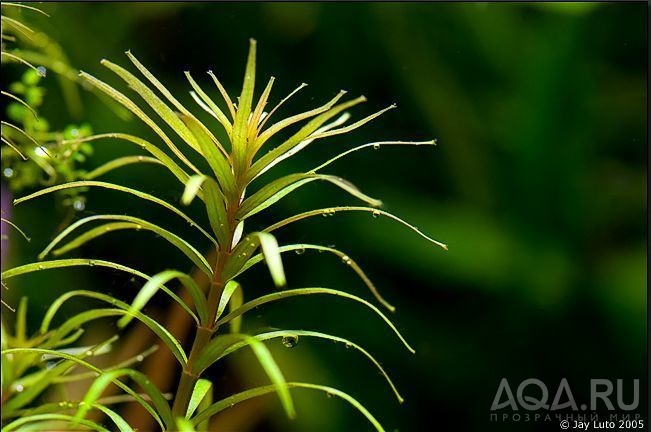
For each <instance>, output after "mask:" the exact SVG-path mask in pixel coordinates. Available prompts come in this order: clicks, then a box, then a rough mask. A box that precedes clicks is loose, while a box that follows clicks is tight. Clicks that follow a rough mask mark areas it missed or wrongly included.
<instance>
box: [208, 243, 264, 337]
mask: <svg viewBox="0 0 651 432" xmlns="http://www.w3.org/2000/svg"><path fill="white" fill-rule="evenodd" d="M260 258H261V259H262V255H260ZM243 301H244V293H243V292H242V286H241V285H240V284H239V283H237V282H236V281H234V280H230V281H228V282H227V283H226V286H224V290H223V291H222V296H221V298H220V299H219V306H218V307H217V314H216V315H215V321H217V320H218V319H219V318H220V317H221V316H222V315H223V313H224V311H225V310H226V305H229V307H228V310H229V311H230V312H233V311H234V310H235V309H237V308H238V307H240V306H242V303H243ZM241 323H242V317H237V318H234V319H233V320H231V322H230V326H231V333H239V332H240V325H241Z"/></svg>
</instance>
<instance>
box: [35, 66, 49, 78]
mask: <svg viewBox="0 0 651 432" xmlns="http://www.w3.org/2000/svg"><path fill="white" fill-rule="evenodd" d="M36 71H37V72H38V74H39V75H40V76H41V77H42V78H45V77H46V76H47V69H46V68H45V66H39V67H37V68H36Z"/></svg>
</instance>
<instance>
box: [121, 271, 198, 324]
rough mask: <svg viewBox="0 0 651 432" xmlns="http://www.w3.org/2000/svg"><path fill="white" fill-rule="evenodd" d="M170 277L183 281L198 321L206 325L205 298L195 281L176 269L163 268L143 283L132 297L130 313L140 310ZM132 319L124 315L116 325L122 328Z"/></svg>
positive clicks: (130, 315) (130, 316)
mask: <svg viewBox="0 0 651 432" xmlns="http://www.w3.org/2000/svg"><path fill="white" fill-rule="evenodd" d="M172 279H178V280H179V281H181V283H183V285H184V286H185V287H186V289H187V290H188V293H189V294H190V297H191V298H192V301H193V302H194V305H195V307H196V309H197V314H198V315H199V321H200V322H201V323H202V325H207V324H208V315H209V314H208V305H207V304H206V298H205V296H204V293H203V291H202V290H201V288H199V286H198V285H197V283H196V282H195V281H194V279H192V277H190V276H189V275H187V274H185V273H181V272H179V271H176V270H165V271H163V272H160V273H158V274H156V275H154V276H152V277H151V279H149V280H148V281H147V283H145V285H143V287H142V288H140V291H138V294H137V295H136V297H135V298H134V299H133V302H131V307H130V308H129V311H130V312H131V313H133V312H136V311H140V310H142V308H144V307H145V305H146V304H147V302H148V301H149V300H150V299H151V298H152V297H153V296H154V294H156V292H157V291H158V290H159V289H160V288H161V287H163V286H165V285H164V284H165V283H167V282H169V281H170V280H172ZM132 319H133V315H132V314H129V315H125V316H124V317H122V318H121V319H120V320H119V321H118V327H120V328H122V327H125V326H126V325H127V324H129V322H130V321H131V320H132Z"/></svg>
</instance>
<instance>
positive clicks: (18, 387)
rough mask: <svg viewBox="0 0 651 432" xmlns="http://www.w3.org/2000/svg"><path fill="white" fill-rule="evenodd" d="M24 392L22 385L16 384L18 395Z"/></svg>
mask: <svg viewBox="0 0 651 432" xmlns="http://www.w3.org/2000/svg"><path fill="white" fill-rule="evenodd" d="M23 390H25V387H23V385H22V384H16V392H17V393H20V392H22V391H23Z"/></svg>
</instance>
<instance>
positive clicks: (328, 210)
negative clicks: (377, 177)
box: [264, 206, 448, 250]
mask: <svg viewBox="0 0 651 432" xmlns="http://www.w3.org/2000/svg"><path fill="white" fill-rule="evenodd" d="M349 211H358V212H367V213H371V214H372V215H373V216H375V217H379V216H386V217H388V218H389V219H392V220H394V221H396V222H399V223H401V224H402V225H404V226H406V227H407V228H409V229H411V230H412V231H413V232H415V233H416V234H418V235H419V236H421V237H423V238H424V239H425V240H427V241H429V242H431V243H434V244H435V245H437V246H439V247H441V248H442V249H445V250H448V246H447V245H446V244H444V243H441V242H439V241H437V240H434V239H433V238H431V237H429V236H427V235H426V234H423V232H422V231H421V230H419V229H418V228H416V227H415V226H413V225H411V224H409V223H407V222H405V221H404V220H402V219H400V218H399V217H398V216H394V215H392V214H391V213H388V212H385V211H384V210H379V209H375V208H370V207H353V206H345V207H328V208H322V209H317V210H310V211H307V212H304V213H299V214H297V215H294V216H291V217H288V218H287V219H283V220H282V221H280V222H276V223H275V224H273V225H271V226H270V227H267V228H266V229H265V230H264V231H265V232H272V231H275V230H277V229H278V228H282V227H284V226H287V225H289V224H290V223H293V222H296V221H299V220H301V219H305V218H308V217H312V216H318V215H328V216H332V215H334V214H335V213H338V212H349Z"/></svg>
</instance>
